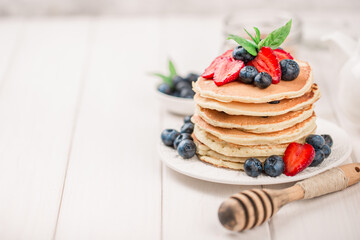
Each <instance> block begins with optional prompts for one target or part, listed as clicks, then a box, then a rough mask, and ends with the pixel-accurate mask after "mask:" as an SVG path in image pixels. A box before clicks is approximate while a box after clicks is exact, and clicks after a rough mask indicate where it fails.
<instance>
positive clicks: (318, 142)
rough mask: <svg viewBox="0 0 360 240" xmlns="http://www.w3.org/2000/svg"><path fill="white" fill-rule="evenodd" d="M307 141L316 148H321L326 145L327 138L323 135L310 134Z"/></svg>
mask: <svg viewBox="0 0 360 240" xmlns="http://www.w3.org/2000/svg"><path fill="white" fill-rule="evenodd" d="M305 142H307V143H308V144H310V145H311V146H313V148H314V149H315V150H317V149H321V148H322V147H323V146H324V145H325V140H324V138H323V137H322V136H320V135H316V134H310V135H309V136H307V137H306V139H305Z"/></svg>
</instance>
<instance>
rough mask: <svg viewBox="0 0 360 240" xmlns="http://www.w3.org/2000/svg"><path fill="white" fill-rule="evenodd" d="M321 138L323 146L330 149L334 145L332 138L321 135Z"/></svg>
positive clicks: (327, 135)
mask: <svg viewBox="0 0 360 240" xmlns="http://www.w3.org/2000/svg"><path fill="white" fill-rule="evenodd" d="M321 136H322V137H323V138H324V140H325V144H326V145H328V146H329V147H332V145H333V143H334V142H333V139H332V137H331V136H330V135H329V134H322V135H321Z"/></svg>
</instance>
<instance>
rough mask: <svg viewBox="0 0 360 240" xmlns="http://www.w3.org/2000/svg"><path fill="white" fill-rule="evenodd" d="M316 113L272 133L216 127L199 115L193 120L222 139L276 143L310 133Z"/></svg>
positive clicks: (238, 141) (246, 143)
mask: <svg viewBox="0 0 360 240" xmlns="http://www.w3.org/2000/svg"><path fill="white" fill-rule="evenodd" d="M315 119H316V116H315V113H313V115H312V116H311V117H310V118H308V119H306V120H305V121H303V122H301V123H297V124H296V125H294V126H293V127H290V128H287V129H285V130H281V131H277V132H271V133H262V134H260V133H249V132H244V131H241V130H238V129H229V128H219V127H214V126H212V125H210V124H208V123H207V122H205V121H204V120H203V119H202V118H201V117H199V116H198V115H194V116H193V117H192V118H191V120H192V122H194V123H195V125H196V126H197V127H199V128H201V129H202V130H204V131H206V132H208V133H211V134H212V135H214V136H216V137H218V138H220V139H221V140H223V141H225V142H229V143H234V144H238V145H246V146H249V145H272V144H274V143H278V144H281V143H289V142H293V141H296V140H298V139H300V138H302V137H304V136H307V135H309V134H310V133H311V132H313V131H314V129H315V128H316V123H315Z"/></svg>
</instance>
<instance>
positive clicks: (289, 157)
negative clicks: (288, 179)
mask: <svg viewBox="0 0 360 240" xmlns="http://www.w3.org/2000/svg"><path fill="white" fill-rule="evenodd" d="M314 157H315V150H314V148H313V147H312V146H311V145H310V144H307V143H306V144H300V143H295V142H293V143H290V144H289V146H288V147H287V148H286V150H285V154H284V162H285V171H284V173H285V175H286V176H294V175H296V174H298V173H299V172H301V171H302V170H304V169H305V168H307V167H308V166H309V165H310V164H311V162H312V161H313V160H314Z"/></svg>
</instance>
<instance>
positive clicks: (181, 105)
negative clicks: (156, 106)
mask: <svg viewBox="0 0 360 240" xmlns="http://www.w3.org/2000/svg"><path fill="white" fill-rule="evenodd" d="M155 91H156V96H157V98H158V100H159V103H160V105H161V107H163V108H164V109H166V110H167V111H168V112H171V113H175V114H179V115H183V116H187V115H192V114H193V113H194V108H195V102H194V99H192V98H181V97H174V96H170V95H167V94H165V93H162V92H159V91H158V90H157V89H155Z"/></svg>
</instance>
